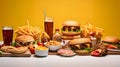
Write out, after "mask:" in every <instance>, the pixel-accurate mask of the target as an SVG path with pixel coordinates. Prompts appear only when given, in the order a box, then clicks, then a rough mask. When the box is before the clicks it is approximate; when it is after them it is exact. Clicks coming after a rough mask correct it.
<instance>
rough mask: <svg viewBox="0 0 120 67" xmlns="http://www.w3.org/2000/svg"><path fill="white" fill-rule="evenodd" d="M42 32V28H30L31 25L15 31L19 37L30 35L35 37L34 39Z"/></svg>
mask: <svg viewBox="0 0 120 67" xmlns="http://www.w3.org/2000/svg"><path fill="white" fill-rule="evenodd" d="M40 32H41V30H40V27H37V26H36V27H32V26H29V25H26V26H21V27H18V28H17V30H16V31H15V33H16V34H17V36H20V35H30V36H33V37H36V36H37V35H39V34H40Z"/></svg>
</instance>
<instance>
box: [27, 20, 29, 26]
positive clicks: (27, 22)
mask: <svg viewBox="0 0 120 67" xmlns="http://www.w3.org/2000/svg"><path fill="white" fill-rule="evenodd" d="M29 24H30V22H29V20H28V18H27V25H28V26H29Z"/></svg>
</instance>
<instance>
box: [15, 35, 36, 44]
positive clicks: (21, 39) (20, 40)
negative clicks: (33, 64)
mask: <svg viewBox="0 0 120 67" xmlns="http://www.w3.org/2000/svg"><path fill="white" fill-rule="evenodd" d="M15 42H16V43H17V44H19V45H21V46H27V45H29V44H32V43H33V42H34V38H33V37H32V36H29V35H21V36H18V37H16V38H15Z"/></svg>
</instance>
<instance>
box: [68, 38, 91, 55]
mask: <svg viewBox="0 0 120 67" xmlns="http://www.w3.org/2000/svg"><path fill="white" fill-rule="evenodd" d="M69 45H70V47H71V49H73V50H75V52H77V53H79V54H89V51H90V50H91V48H92V44H91V40H90V39H89V38H79V39H73V40H70V42H69Z"/></svg>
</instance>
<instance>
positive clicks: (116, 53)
mask: <svg viewBox="0 0 120 67" xmlns="http://www.w3.org/2000/svg"><path fill="white" fill-rule="evenodd" d="M107 54H108V55H120V51H107Z"/></svg>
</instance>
